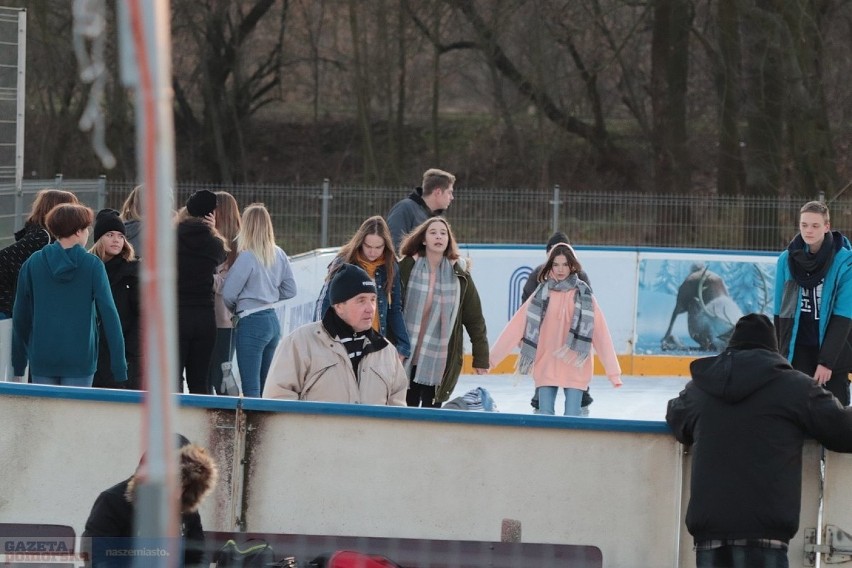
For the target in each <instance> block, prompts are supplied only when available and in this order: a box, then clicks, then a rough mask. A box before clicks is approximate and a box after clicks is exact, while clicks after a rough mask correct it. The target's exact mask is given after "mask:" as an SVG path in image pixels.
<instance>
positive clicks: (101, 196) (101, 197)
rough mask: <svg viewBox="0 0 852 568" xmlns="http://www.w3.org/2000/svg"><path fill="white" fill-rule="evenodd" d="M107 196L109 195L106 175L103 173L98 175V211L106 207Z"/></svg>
mask: <svg viewBox="0 0 852 568" xmlns="http://www.w3.org/2000/svg"><path fill="white" fill-rule="evenodd" d="M106 197H107V188H106V175H104V174H101V175H100V176H98V197H97V204H98V208H97V211H100V210H101V209H103V208H105V207H106Z"/></svg>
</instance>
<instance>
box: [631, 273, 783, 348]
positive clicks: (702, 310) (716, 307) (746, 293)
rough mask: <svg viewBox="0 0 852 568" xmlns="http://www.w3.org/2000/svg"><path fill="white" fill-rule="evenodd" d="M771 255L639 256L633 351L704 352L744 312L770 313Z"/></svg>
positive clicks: (721, 340) (718, 344)
mask: <svg viewBox="0 0 852 568" xmlns="http://www.w3.org/2000/svg"><path fill="white" fill-rule="evenodd" d="M774 279H775V262H774V259H770V258H767V260H766V261H765V262H754V260H750V261H737V260H732V259H730V260H729V259H720V260H709V259H706V258H705V259H701V260H698V259H642V260H640V262H639V290H638V297H637V310H636V347H635V354H636V355H691V356H702V354H705V353H706V354H711V353H714V352H718V351H721V350H723V349H724V347H725V345H726V344H727V341H728V338H729V337H730V334H731V331H732V330H733V327H734V324H735V323H736V321H737V320H738V319H739V318H740V317H742V316H743V315H744V314H748V313H764V314H766V315H768V316H770V317H772V290H773V284H774Z"/></svg>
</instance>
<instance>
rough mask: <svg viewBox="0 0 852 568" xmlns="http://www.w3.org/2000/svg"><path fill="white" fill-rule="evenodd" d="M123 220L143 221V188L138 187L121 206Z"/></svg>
mask: <svg viewBox="0 0 852 568" xmlns="http://www.w3.org/2000/svg"><path fill="white" fill-rule="evenodd" d="M121 220H122V221H124V222H125V223H126V222H127V221H141V220H142V186H141V185H137V186H136V187H134V188H133V191H131V192H130V195H128V196H127V199H125V200H124V204H123V205H122V206H121Z"/></svg>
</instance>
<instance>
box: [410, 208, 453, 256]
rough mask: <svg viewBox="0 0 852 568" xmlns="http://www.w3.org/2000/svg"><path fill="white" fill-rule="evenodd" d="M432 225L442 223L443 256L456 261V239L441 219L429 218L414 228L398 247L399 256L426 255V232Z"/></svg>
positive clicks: (448, 226)
mask: <svg viewBox="0 0 852 568" xmlns="http://www.w3.org/2000/svg"><path fill="white" fill-rule="evenodd" d="M432 223H443V224H444V226H445V227H446V228H447V248H446V250H444V256H446V257H447V258H449V259H450V260H457V259H458V258H459V257H460V256H461V254H460V253H459V247H458V245H457V244H456V237H455V235H453V230H452V229H451V228H450V224H449V222H447V220H446V219H444V218H443V217H429V218H428V219H426V220H425V221H423V222H422V223H420V224H419V225H418V226H417V227H415V229H414V230H413V231H411V232H410V233H408V235H407V236H406V237H405V239H404V240H403V241H402V244H401V245H400V246H399V254H400V255H402V256H415V255H417V256H424V255H425V254H426V231H428V230H429V225H431V224H432Z"/></svg>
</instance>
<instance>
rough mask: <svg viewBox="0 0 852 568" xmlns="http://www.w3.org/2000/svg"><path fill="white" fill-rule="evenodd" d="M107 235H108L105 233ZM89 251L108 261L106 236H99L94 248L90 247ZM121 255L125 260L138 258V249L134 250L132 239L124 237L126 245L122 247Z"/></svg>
mask: <svg viewBox="0 0 852 568" xmlns="http://www.w3.org/2000/svg"><path fill="white" fill-rule="evenodd" d="M104 236H106V235H104ZM89 252H90V253H92V254H93V255H95V256H96V257H98V258H99V259H101V260H102V261H104V262H106V261H108V260H109V259H108V258H107V257H106V256H107V255H106V245H105V244H104V237H101V238H99V239H98V240H97V241H95V244H93V245H92V248H90V249H89ZM119 256H120V257H121V258H123V259H124V260H127V261H131V260H134V259H136V251H135V250H133V245H131V244H130V241H128V240H127V239H124V246H123V247H121V252H120V253H119Z"/></svg>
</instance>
